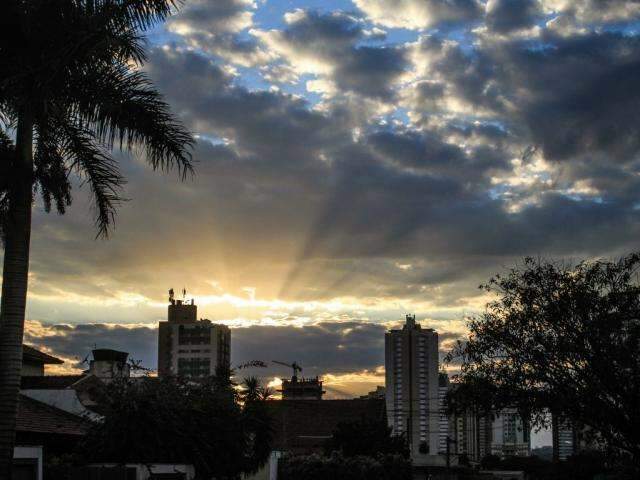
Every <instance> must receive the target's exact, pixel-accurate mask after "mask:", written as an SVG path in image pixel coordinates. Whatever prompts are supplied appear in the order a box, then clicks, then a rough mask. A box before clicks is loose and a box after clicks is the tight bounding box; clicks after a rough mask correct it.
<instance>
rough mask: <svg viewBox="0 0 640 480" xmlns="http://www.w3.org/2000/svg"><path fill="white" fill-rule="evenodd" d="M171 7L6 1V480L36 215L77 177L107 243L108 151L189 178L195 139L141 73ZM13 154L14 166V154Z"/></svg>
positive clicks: (0, 115) (1, 202) (161, 0)
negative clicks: (36, 208) (151, 35)
mask: <svg viewBox="0 0 640 480" xmlns="http://www.w3.org/2000/svg"><path fill="white" fill-rule="evenodd" d="M175 6H176V5H175V1H174V0H60V1H56V2H52V1H50V0H6V1H4V2H3V4H2V15H0V66H1V67H2V68H1V69H0V127H2V126H4V129H5V130H7V129H9V130H14V131H15V146H13V145H10V144H9V143H7V138H8V137H7V135H6V134H3V137H2V141H1V142H0V148H1V149H2V153H0V173H2V177H0V178H1V179H0V215H1V217H0V225H1V232H2V237H3V240H4V266H3V274H2V278H3V283H2V305H1V308H0V310H1V313H0V475H6V474H7V472H8V469H9V468H10V460H11V457H12V450H13V438H14V426H15V414H16V405H17V395H18V388H19V383H20V369H21V362H22V336H23V331H24V312H25V303H26V295H27V280H28V269H29V243H30V236H31V210H32V203H33V200H34V192H39V194H40V195H41V197H42V201H43V203H44V207H45V209H46V210H47V211H49V210H50V209H51V207H52V206H54V207H55V209H56V210H57V211H58V212H59V213H64V211H65V208H66V207H67V206H69V205H70V204H71V182H70V180H69V175H70V174H72V173H74V174H77V175H78V176H79V177H80V178H81V179H82V181H84V182H85V183H86V184H88V186H89V188H90V191H91V195H92V197H93V201H94V204H95V211H96V226H97V229H98V235H101V236H106V235H107V233H108V232H109V227H110V226H111V225H112V224H113V220H114V215H115V211H116V208H117V206H118V204H119V202H120V201H121V194H120V193H121V187H122V185H123V183H124V181H125V180H124V178H123V177H122V175H121V174H120V171H119V169H118V163H117V161H116V159H115V158H114V157H113V156H111V154H110V151H111V150H112V149H114V148H118V149H122V150H126V151H131V150H133V149H134V148H141V149H142V150H144V152H145V153H146V159H147V160H148V162H149V163H150V164H151V166H152V167H153V168H154V169H158V168H160V169H162V170H169V169H171V168H174V167H175V168H177V169H178V171H179V172H180V174H181V176H182V178H184V177H185V175H186V174H188V173H189V172H191V170H192V168H191V161H190V154H189V153H188V149H189V147H190V145H191V144H192V142H193V140H192V137H191V135H190V134H189V133H188V132H187V131H186V130H185V129H184V128H183V127H182V126H181V125H180V124H179V123H177V122H176V121H175V120H174V119H173V117H172V116H171V114H170V112H169V107H168V105H167V104H166V103H165V102H164V101H163V100H162V98H161V96H160V94H159V93H158V92H157V91H156V90H155V89H154V87H153V85H152V84H151V83H150V81H149V80H148V79H147V77H146V76H145V74H144V73H142V72H141V71H140V66H141V65H142V64H143V63H144V61H145V52H144V48H143V47H144V37H143V34H144V31H145V30H146V29H148V28H150V27H151V26H153V25H155V24H156V23H157V22H160V21H163V20H164V19H165V18H166V17H167V16H168V15H170V14H171V11H172V9H173V8H174V7H175ZM12 151H13V152H14V153H13V154H12V153H11V152H12Z"/></svg>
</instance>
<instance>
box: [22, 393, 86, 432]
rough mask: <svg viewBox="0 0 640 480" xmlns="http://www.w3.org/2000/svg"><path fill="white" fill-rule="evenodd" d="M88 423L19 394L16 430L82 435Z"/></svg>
mask: <svg viewBox="0 0 640 480" xmlns="http://www.w3.org/2000/svg"><path fill="white" fill-rule="evenodd" d="M89 426H90V423H89V422H88V421H87V420H85V419H83V418H82V417H79V416H77V415H73V414H72V413H69V412H65V411H64V410H60V409H59V408H56V407H52V406H50V405H47V404H46V403H42V402H39V401H37V400H34V399H32V398H29V397H27V396H25V395H20V400H19V403H18V415H17V418H16V431H18V432H29V433H49V434H57V435H84V434H86V433H87V430H88V429H89Z"/></svg>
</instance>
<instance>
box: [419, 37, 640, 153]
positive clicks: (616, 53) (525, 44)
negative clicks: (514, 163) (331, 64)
mask: <svg viewBox="0 0 640 480" xmlns="http://www.w3.org/2000/svg"><path fill="white" fill-rule="evenodd" d="M544 41H545V43H544V44H542V45H534V44H532V43H531V42H529V41H511V42H498V43H491V42H487V43H486V44H484V45H483V46H481V47H480V48H479V49H478V50H476V51H474V52H471V53H468V52H465V51H463V49H462V47H461V46H457V47H452V46H451V45H450V44H446V43H444V42H442V41H440V40H438V39H436V38H433V37H431V38H427V39H425V40H424V41H423V42H422V44H421V48H422V49H423V51H424V52H425V55H428V56H429V55H430V56H433V57H435V60H434V61H433V62H432V64H430V67H429V73H430V72H434V73H436V74H437V75H438V77H439V78H441V79H442V81H443V82H446V83H447V84H448V87H449V89H450V91H451V92H452V95H453V96H454V97H457V98H459V99H461V100H464V101H465V102H468V103H469V104H470V105H476V106H478V107H480V108H484V109H486V110H487V111H488V112H491V113H492V114H493V115H495V116H496V119H497V120H498V121H500V122H502V123H503V124H504V125H505V126H506V127H507V128H509V129H513V130H514V131H515V132H516V133H518V134H519V135H521V136H522V140H524V141H527V140H528V141H530V142H531V143H532V144H536V145H540V146H541V147H542V149H543V150H544V154H545V157H546V158H548V159H551V160H566V159H569V158H572V157H575V156H578V155H582V154H587V153H593V152H606V154H607V155H609V156H610V157H611V159H612V160H615V161H621V162H625V161H629V160H630V159H632V156H633V155H634V154H635V153H636V152H637V151H638V147H639V146H640V143H639V140H638V139H639V138H640V135H638V133H639V132H638V125H639V122H638V120H639V119H638V112H639V111H640V109H639V108H638V104H639V101H640V91H639V90H638V89H637V88H635V85H637V82H638V77H639V75H640V40H639V39H638V38H637V37H630V36H627V35H623V34H620V33H592V34H588V35H586V34H585V35H580V36H577V37H571V38H565V37H557V36H555V35H554V34H552V33H546V34H545V37H544ZM551 87H552V88H551ZM426 93H428V92H425V91H424V89H422V90H421V91H420V94H421V95H422V96H423V97H424V96H425V94H426ZM433 94H434V95H437V94H438V93H437V92H433ZM424 101H425V100H424V99H423V102H424ZM527 132H528V133H527ZM527 134H528V135H530V136H529V138H528V139H527V137H526V135H527Z"/></svg>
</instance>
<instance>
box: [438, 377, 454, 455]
mask: <svg viewBox="0 0 640 480" xmlns="http://www.w3.org/2000/svg"><path fill="white" fill-rule="evenodd" d="M449 388H451V382H450V381H449V375H447V374H446V373H444V372H440V373H439V374H438V453H439V454H441V455H442V454H445V453H446V452H447V437H449V415H447V405H446V403H445V401H446V398H447V392H449Z"/></svg>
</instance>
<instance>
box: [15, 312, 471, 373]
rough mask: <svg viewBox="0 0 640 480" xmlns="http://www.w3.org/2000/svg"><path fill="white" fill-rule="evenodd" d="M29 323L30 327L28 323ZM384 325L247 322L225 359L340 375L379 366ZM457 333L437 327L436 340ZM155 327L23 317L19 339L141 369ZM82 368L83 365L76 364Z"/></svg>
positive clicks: (151, 362)
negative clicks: (98, 351) (116, 355)
mask: <svg viewBox="0 0 640 480" xmlns="http://www.w3.org/2000/svg"><path fill="white" fill-rule="evenodd" d="M29 326H30V327H31V328H29ZM386 331H387V327H385V326H383V325H379V324H374V323H368V322H364V321H344V322H340V323H334V322H322V323H318V324H314V325H307V326H305V327H304V328H299V327H273V326H250V327H243V328H234V329H232V330H231V362H232V365H233V366H238V365H240V364H243V363H245V362H247V361H250V360H262V361H264V362H266V363H267V364H268V365H269V368H268V369H251V370H250V371H249V370H242V371H239V372H238V373H239V375H241V376H243V375H249V374H254V373H255V374H258V375H260V376H262V377H266V376H269V375H271V376H288V375H289V374H290V372H289V370H288V369H287V368H286V367H281V366H278V365H274V364H272V360H279V361H283V362H285V363H286V362H293V361H296V362H298V363H299V364H301V365H302V366H303V367H304V371H303V373H304V375H308V376H312V375H313V376H315V375H322V374H326V373H332V374H340V373H349V372H357V371H361V370H375V369H376V367H379V366H380V365H384V334H385V332H386ZM458 337H459V335H458V334H454V333H449V332H441V333H440V336H439V340H440V343H441V345H442V344H443V342H444V344H445V345H446V344H447V342H448V341H450V340H452V339H457V338H458ZM157 341H158V332H157V328H148V327H142V326H141V327H131V326H123V325H113V324H111V325H108V324H84V325H74V326H69V325H48V324H40V323H39V322H35V323H34V322H29V325H28V328H27V335H26V336H25V342H26V343H28V344H33V345H35V346H40V347H44V348H46V349H47V351H51V352H52V354H53V355H56V354H57V355H61V356H63V357H65V358H77V359H78V362H82V360H83V359H84V358H85V357H86V356H87V355H89V358H91V357H90V353H91V350H92V349H94V348H96V347H97V348H112V349H116V350H120V351H126V352H128V353H129V354H130V358H133V359H134V360H137V361H141V365H142V366H144V367H146V368H152V369H155V368H156V366H157ZM442 348H445V347H442ZM77 367H78V368H88V364H80V363H78V364H77Z"/></svg>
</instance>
